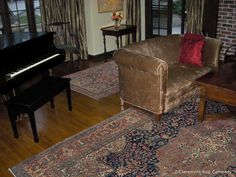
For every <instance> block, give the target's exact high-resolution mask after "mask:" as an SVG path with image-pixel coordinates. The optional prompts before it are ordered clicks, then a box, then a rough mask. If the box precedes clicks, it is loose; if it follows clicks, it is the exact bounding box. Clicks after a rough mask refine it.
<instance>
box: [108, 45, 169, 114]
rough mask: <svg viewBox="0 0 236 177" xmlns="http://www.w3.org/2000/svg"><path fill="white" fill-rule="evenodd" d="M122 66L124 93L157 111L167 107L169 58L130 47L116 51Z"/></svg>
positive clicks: (131, 99) (125, 99)
mask: <svg viewBox="0 0 236 177" xmlns="http://www.w3.org/2000/svg"><path fill="white" fill-rule="evenodd" d="M113 57H114V59H115V61H116V63H117V64H118V66H119V82H120V96H121V98H122V99H123V100H124V101H125V102H128V103H130V104H132V105H135V106H138V107H141V108H143V109H147V110H149V111H151V112H154V113H156V114H161V113H162V112H163V110H164V107H163V105H164V99H165V96H164V95H165V93H166V82H167V78H168V65H167V63H166V62H165V61H163V60H161V59H158V58H155V57H151V56H145V55H141V54H138V53H135V52H132V51H130V50H127V49H119V50H117V51H116V52H115V53H114V56H113Z"/></svg>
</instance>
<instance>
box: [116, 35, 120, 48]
mask: <svg viewBox="0 0 236 177" xmlns="http://www.w3.org/2000/svg"><path fill="white" fill-rule="evenodd" d="M116 44H117V49H119V46H120V45H119V37H118V36H117V37H116Z"/></svg>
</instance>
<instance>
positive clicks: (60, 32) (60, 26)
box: [46, 22, 80, 62]
mask: <svg viewBox="0 0 236 177" xmlns="http://www.w3.org/2000/svg"><path fill="white" fill-rule="evenodd" d="M69 24H70V22H54V23H50V24H48V25H46V31H50V30H49V29H50V27H52V28H53V30H56V38H57V39H58V40H59V39H60V41H63V43H58V44H57V40H56V42H55V43H56V44H55V45H56V47H57V48H59V49H63V50H65V53H68V54H69V57H70V61H71V62H73V54H76V55H77V56H78V54H79V52H80V50H79V38H78V35H76V34H74V33H71V30H70V26H69ZM47 28H49V29H47ZM67 28H68V29H67ZM67 34H68V35H69V37H70V38H71V39H72V41H74V43H75V46H74V45H73V44H72V43H70V42H69V40H68V38H67Z"/></svg>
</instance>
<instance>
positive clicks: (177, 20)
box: [172, 0, 182, 34]
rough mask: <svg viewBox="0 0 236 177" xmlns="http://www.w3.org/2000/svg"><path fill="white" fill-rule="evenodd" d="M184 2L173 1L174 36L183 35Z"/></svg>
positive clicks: (179, 0) (180, 0)
mask: <svg viewBox="0 0 236 177" xmlns="http://www.w3.org/2000/svg"><path fill="white" fill-rule="evenodd" d="M181 15H182V0H174V1H173V17H172V34H181Z"/></svg>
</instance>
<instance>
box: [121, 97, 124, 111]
mask: <svg viewBox="0 0 236 177" xmlns="http://www.w3.org/2000/svg"><path fill="white" fill-rule="evenodd" d="M120 109H121V111H124V100H123V98H121V97H120Z"/></svg>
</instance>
